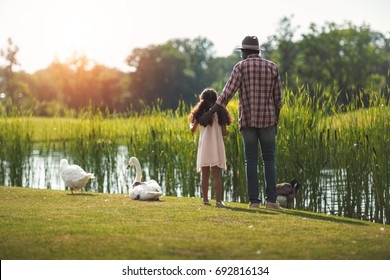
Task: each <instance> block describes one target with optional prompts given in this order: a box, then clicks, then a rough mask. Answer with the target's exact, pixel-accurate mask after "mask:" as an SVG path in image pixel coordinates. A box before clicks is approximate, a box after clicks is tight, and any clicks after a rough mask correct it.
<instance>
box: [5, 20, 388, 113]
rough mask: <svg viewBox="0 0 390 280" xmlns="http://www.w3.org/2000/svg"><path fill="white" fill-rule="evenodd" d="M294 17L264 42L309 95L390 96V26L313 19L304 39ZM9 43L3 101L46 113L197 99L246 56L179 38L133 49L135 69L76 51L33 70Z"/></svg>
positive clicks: (285, 77) (292, 84)
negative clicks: (221, 53) (384, 29)
mask: <svg viewBox="0 0 390 280" xmlns="http://www.w3.org/2000/svg"><path fill="white" fill-rule="evenodd" d="M291 19H292V17H289V18H288V17H286V18H283V19H281V20H280V25H279V29H278V30H277V31H276V33H275V34H274V35H272V36H269V37H268V38H267V40H266V42H265V43H264V44H263V45H262V47H263V48H264V49H265V50H264V51H263V52H262V56H263V57H265V58H266V59H270V60H272V61H274V62H276V63H277V64H278V66H279V71H280V76H281V78H282V81H283V83H284V85H285V86H287V87H289V88H290V89H292V90H297V91H299V90H298V89H300V88H302V87H305V88H306V89H307V92H308V94H310V95H315V94H317V95H318V94H323V93H326V92H337V94H338V99H337V100H338V102H340V103H342V104H346V103H348V102H349V100H350V99H351V98H353V97H354V96H360V97H362V99H363V100H362V103H363V104H364V103H365V102H368V101H369V99H370V93H371V92H373V91H375V92H381V93H383V94H384V95H385V96H387V100H388V99H389V84H390V72H389V71H390V37H389V34H387V35H386V34H382V33H379V32H376V31H373V30H371V28H370V27H369V26H365V25H362V26H355V25H353V24H352V23H348V22H347V23H344V24H341V25H337V24H335V23H327V24H325V25H324V26H322V27H320V26H317V25H315V24H312V25H311V26H310V28H309V31H308V32H307V34H303V35H302V36H301V38H300V39H298V40H297V39H294V38H295V36H296V32H297V30H298V29H299V27H293V26H292V25H291ZM7 45H8V46H7V47H6V48H0V49H1V50H0V55H1V57H2V58H3V61H4V63H3V64H2V65H1V66H0V105H1V106H3V108H4V107H7V106H11V105H12V107H13V108H14V107H17V108H20V109H22V110H27V109H28V110H31V111H32V112H33V113H34V114H36V115H42V116H53V115H63V114H65V113H66V111H67V110H69V109H71V110H72V109H73V110H79V109H81V108H84V107H86V106H89V105H93V106H96V107H100V108H101V109H104V110H105V111H108V112H110V113H113V112H117V113H124V112H128V111H129V110H141V109H142V108H144V107H145V106H150V105H152V104H155V103H158V104H159V106H160V107H161V109H168V108H173V109H175V108H177V106H178V104H179V102H181V101H184V102H185V103H187V104H193V103H195V102H196V101H197V94H199V93H200V92H201V91H202V89H203V88H205V87H208V86H211V87H214V88H215V89H216V90H217V91H221V90H222V87H223V85H224V83H225V82H226V81H227V78H228V77H229V75H230V72H231V70H232V68H233V66H234V65H235V64H236V63H237V62H238V61H239V60H240V53H239V52H236V51H233V52H232V54H231V55H229V56H227V57H217V56H216V55H215V51H214V49H213V48H214V45H213V43H212V42H211V41H210V40H209V39H207V38H204V37H197V38H195V39H188V38H184V39H183V38H176V39H172V40H169V41H167V42H165V43H163V44H160V45H150V46H148V47H146V48H136V49H133V50H132V51H129V55H128V56H127V58H125V59H126V63H127V65H128V66H129V71H128V72H123V71H120V70H118V69H115V68H109V67H106V66H104V65H101V64H96V63H93V62H92V61H90V60H89V59H88V58H87V57H86V56H77V55H75V56H73V57H71V58H69V59H68V61H66V62H59V61H53V62H52V63H51V64H50V65H49V66H48V67H47V68H46V69H42V70H39V71H36V72H35V73H32V74H29V73H26V72H24V71H16V70H15V68H16V67H17V66H18V65H20V62H19V61H18V59H17V54H18V51H19V48H18V46H17V45H16V44H15V43H14V42H13V41H12V39H9V40H8V42H7ZM314 89H315V90H314ZM10 104H11V105H10Z"/></svg>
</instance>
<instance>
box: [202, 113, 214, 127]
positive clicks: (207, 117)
mask: <svg viewBox="0 0 390 280" xmlns="http://www.w3.org/2000/svg"><path fill="white" fill-rule="evenodd" d="M212 117H213V113H212V112H211V111H208V112H206V113H204V114H203V115H202V116H201V117H200V118H199V123H200V124H201V125H202V126H207V124H208V123H209V122H210V120H211V118H212Z"/></svg>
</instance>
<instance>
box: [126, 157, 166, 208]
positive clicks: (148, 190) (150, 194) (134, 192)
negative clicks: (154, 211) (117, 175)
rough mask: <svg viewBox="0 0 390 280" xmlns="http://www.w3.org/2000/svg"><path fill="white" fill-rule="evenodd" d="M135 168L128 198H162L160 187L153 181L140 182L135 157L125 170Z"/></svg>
mask: <svg viewBox="0 0 390 280" xmlns="http://www.w3.org/2000/svg"><path fill="white" fill-rule="evenodd" d="M132 166H135V169H136V172H137V173H136V175H135V180H134V182H133V185H132V188H131V189H130V191H129V196H130V198H132V199H135V200H137V199H139V200H158V199H159V198H160V196H162V194H163V193H162V190H161V187H160V185H159V184H158V183H157V182H156V181H155V180H149V181H146V182H141V180H142V169H141V164H140V163H139V160H138V159H137V158H136V157H131V158H130V160H129V164H128V165H127V169H129V168H130V167H132Z"/></svg>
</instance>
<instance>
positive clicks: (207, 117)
mask: <svg viewBox="0 0 390 280" xmlns="http://www.w3.org/2000/svg"><path fill="white" fill-rule="evenodd" d="M221 108H222V106H221V105H218V104H216V103H215V104H214V106H213V107H211V108H210V110H208V111H207V112H206V113H204V114H203V115H202V116H201V117H200V118H199V123H200V124H201V125H203V126H206V124H207V123H208V122H209V121H210V120H211V118H212V117H213V115H214V113H216V112H218V111H219V110H221Z"/></svg>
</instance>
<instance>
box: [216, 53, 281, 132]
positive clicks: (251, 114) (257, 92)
mask: <svg viewBox="0 0 390 280" xmlns="http://www.w3.org/2000/svg"><path fill="white" fill-rule="evenodd" d="M281 88H282V85H281V82H280V76H279V73H278V68H277V66H276V64H275V63H273V62H271V61H268V60H266V59H264V58H262V57H260V56H259V55H257V54H252V55H249V56H248V57H247V58H246V59H244V60H242V61H240V62H239V63H237V64H236V65H235V66H234V68H233V71H232V73H231V75H230V78H229V80H228V81H227V83H226V85H225V87H224V89H223V91H222V93H221V94H220V96H219V97H218V99H217V102H216V103H217V104H219V105H221V106H224V107H226V105H227V104H228V103H229V101H230V100H231V99H232V97H233V96H234V94H235V93H236V92H237V91H238V97H239V102H240V104H239V107H238V115H239V117H238V118H239V119H238V123H239V127H240V129H242V128H245V127H255V128H261V127H269V126H273V125H275V124H276V123H277V116H276V109H280V108H282V104H283V103H282V91H281Z"/></svg>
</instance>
